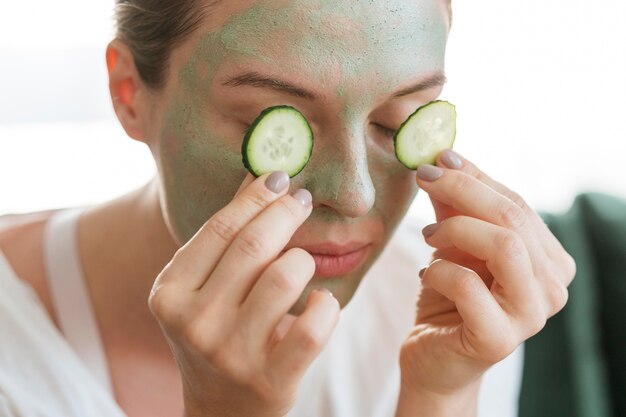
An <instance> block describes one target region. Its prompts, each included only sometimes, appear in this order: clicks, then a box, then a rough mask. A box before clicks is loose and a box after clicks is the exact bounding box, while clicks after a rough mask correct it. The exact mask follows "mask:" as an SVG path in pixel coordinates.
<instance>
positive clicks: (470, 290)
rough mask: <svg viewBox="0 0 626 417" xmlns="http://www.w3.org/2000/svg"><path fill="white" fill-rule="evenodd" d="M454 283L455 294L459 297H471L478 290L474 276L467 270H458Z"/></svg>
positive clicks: (477, 283)
mask: <svg viewBox="0 0 626 417" xmlns="http://www.w3.org/2000/svg"><path fill="white" fill-rule="evenodd" d="M454 282H455V284H454V285H455V292H456V293H457V294H459V295H469V296H472V295H474V294H476V293H477V292H478V291H479V290H480V289H479V287H478V285H479V282H478V279H477V276H476V274H475V273H474V272H471V271H469V270H467V269H462V270H460V271H459V272H458V273H457V274H456V279H455V281H454Z"/></svg>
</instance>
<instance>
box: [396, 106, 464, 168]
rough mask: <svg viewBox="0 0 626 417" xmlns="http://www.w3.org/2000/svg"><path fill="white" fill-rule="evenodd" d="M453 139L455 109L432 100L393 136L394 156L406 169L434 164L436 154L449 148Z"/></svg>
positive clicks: (454, 132)
mask: <svg viewBox="0 0 626 417" xmlns="http://www.w3.org/2000/svg"><path fill="white" fill-rule="evenodd" d="M455 137H456V108H455V107H454V105H453V104H451V103H449V102H447V101H441V100H435V101H431V102H430V103H428V104H425V105H423V106H422V107H420V108H419V109H417V110H416V111H415V113H413V114H412V115H411V116H409V118H408V119H406V121H405V122H404V123H402V125H401V126H400V128H399V129H398V131H397V132H396V134H395V136H394V141H393V142H394V147H395V150H396V157H397V158H398V160H399V161H400V162H402V164H403V165H405V166H406V167H407V168H409V169H413V170H415V169H417V168H418V167H419V166H420V165H422V164H433V163H434V162H435V160H436V158H437V155H438V154H439V152H441V151H443V150H444V149H449V148H452V145H453V144H454V139H455Z"/></svg>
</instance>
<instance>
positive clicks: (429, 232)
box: [422, 223, 439, 238]
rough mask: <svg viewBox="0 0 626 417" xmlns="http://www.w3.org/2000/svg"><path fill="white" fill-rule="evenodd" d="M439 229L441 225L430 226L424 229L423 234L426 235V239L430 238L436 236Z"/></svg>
mask: <svg viewBox="0 0 626 417" xmlns="http://www.w3.org/2000/svg"><path fill="white" fill-rule="evenodd" d="M437 229H439V223H433V224H429V225H428V226H426V227H425V228H423V229H422V234H423V235H424V237H426V238H428V237H431V236H432V235H434V234H435V232H436V231H437Z"/></svg>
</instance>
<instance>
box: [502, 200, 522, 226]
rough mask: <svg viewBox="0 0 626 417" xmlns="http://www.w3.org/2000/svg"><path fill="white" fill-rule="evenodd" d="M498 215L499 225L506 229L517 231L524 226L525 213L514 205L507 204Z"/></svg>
mask: <svg viewBox="0 0 626 417" xmlns="http://www.w3.org/2000/svg"><path fill="white" fill-rule="evenodd" d="M499 213H500V215H499V218H500V224H501V225H502V226H504V227H506V228H508V229H513V230H518V229H521V228H522V227H523V226H524V225H525V224H526V213H525V212H524V210H523V209H522V208H521V207H519V206H518V205H516V204H511V203H509V202H507V203H506V204H504V205H503V206H502V207H501V208H500V210H499Z"/></svg>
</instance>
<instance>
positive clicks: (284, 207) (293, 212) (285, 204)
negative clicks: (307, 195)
mask: <svg viewBox="0 0 626 417" xmlns="http://www.w3.org/2000/svg"><path fill="white" fill-rule="evenodd" d="M276 204H277V206H278V207H279V208H280V210H281V211H283V212H284V213H285V215H287V216H289V217H292V218H294V219H298V218H300V217H302V210H301V207H302V206H300V207H298V206H299V204H297V203H296V202H295V200H294V199H293V198H281V199H280V200H278V201H277V202H276Z"/></svg>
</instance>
